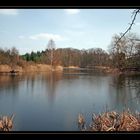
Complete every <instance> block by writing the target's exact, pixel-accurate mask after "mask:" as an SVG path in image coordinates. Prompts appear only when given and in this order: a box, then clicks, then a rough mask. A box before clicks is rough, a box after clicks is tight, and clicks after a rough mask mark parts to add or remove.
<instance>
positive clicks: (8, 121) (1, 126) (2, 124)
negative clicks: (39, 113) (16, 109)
mask: <svg viewBox="0 0 140 140" xmlns="http://www.w3.org/2000/svg"><path fill="white" fill-rule="evenodd" d="M13 119H14V115H12V116H11V117H7V116H3V117H0V131H10V130H12V127H13Z"/></svg>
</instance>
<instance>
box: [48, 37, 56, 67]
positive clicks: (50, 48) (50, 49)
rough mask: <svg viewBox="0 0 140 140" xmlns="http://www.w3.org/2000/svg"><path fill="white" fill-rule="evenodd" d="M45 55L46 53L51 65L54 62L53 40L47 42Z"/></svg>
mask: <svg viewBox="0 0 140 140" xmlns="http://www.w3.org/2000/svg"><path fill="white" fill-rule="evenodd" d="M47 50H48V52H47V55H48V59H49V61H50V65H51V67H52V66H53V62H54V51H55V42H54V41H53V40H52V39H51V40H49V42H48V46H47Z"/></svg>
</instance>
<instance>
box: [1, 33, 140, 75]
mask: <svg viewBox="0 0 140 140" xmlns="http://www.w3.org/2000/svg"><path fill="white" fill-rule="evenodd" d="M120 36H121V34H120V35H114V36H113V37H112V40H111V43H110V45H109V46H108V51H105V50H103V49H102V48H91V49H81V50H80V49H75V48H57V47H56V45H55V42H54V41H53V40H49V42H48V45H47V48H46V49H45V50H42V51H37V52H34V51H32V52H31V53H25V54H23V55H20V54H19V51H18V50H17V49H16V48H15V47H12V48H11V49H4V48H0V72H9V71H10V72H16V71H18V72H32V71H49V70H63V67H73V68H77V67H80V68H88V67H91V68H92V67H96V68H100V69H102V70H104V71H106V72H111V73H112V72H113V73H120V72H121V73H122V72H126V71H136V72H138V71H140V61H139V60H140V42H139V40H140V37H139V36H138V35H137V34H135V33H129V34H128V35H126V36H124V37H122V38H121V40H120V41H119V42H118V39H119V38H120ZM116 42H117V44H116Z"/></svg>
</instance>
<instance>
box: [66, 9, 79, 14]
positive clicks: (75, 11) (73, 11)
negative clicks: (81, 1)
mask: <svg viewBox="0 0 140 140" xmlns="http://www.w3.org/2000/svg"><path fill="white" fill-rule="evenodd" d="M65 12H66V13H67V14H70V15H73V14H78V13H79V12H80V10H79V9H65Z"/></svg>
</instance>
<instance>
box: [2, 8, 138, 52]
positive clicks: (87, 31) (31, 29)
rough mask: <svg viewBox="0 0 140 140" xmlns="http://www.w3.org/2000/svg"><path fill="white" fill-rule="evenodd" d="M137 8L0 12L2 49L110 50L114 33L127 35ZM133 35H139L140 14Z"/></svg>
mask: <svg viewBox="0 0 140 140" xmlns="http://www.w3.org/2000/svg"><path fill="white" fill-rule="evenodd" d="M133 10H134V9H0V47H2V48H11V47H13V46H15V47H16V48H17V49H18V50H19V53H20V54H24V53H26V52H31V51H37V50H39V51H41V50H45V49H46V48H47V43H48V40H49V39H51V38H52V39H54V41H55V43H56V48H66V47H72V48H77V49H89V48H97V47H99V48H102V49H104V50H107V49H108V46H109V44H110V42H111V39H112V36H113V35H114V34H119V33H120V32H125V30H126V29H127V27H128V26H129V23H130V22H131V20H132V17H131V15H132V12H133ZM135 23H136V24H135V25H134V26H133V27H132V30H131V31H132V32H134V33H137V34H138V35H140V15H137V18H136V21H135Z"/></svg>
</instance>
